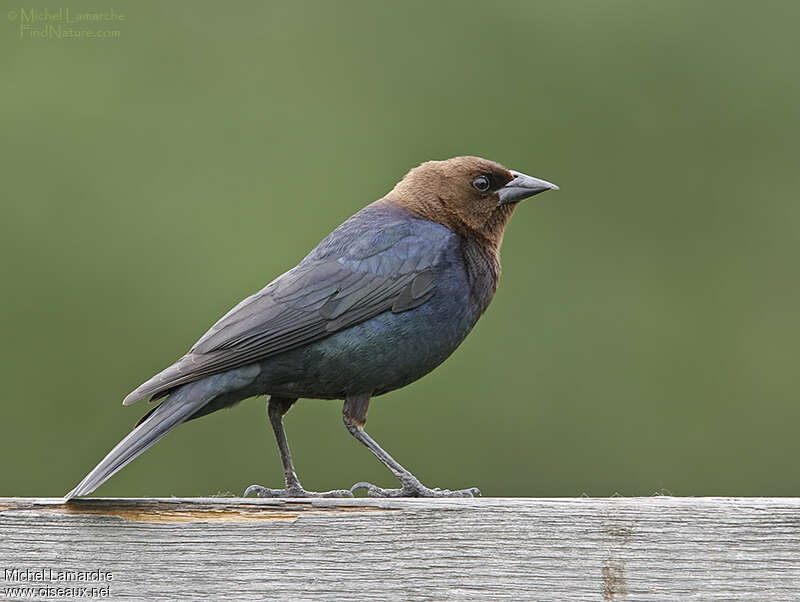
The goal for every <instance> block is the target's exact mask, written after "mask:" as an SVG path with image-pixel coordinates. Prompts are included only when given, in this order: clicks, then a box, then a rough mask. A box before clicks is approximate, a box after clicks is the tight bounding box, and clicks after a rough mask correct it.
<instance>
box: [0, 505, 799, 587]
mask: <svg viewBox="0 0 800 602" xmlns="http://www.w3.org/2000/svg"><path fill="white" fill-rule="evenodd" d="M15 570H16V571H17V572H16V573H14V572H13V571H15ZM0 571H3V573H2V574H0V577H3V580H2V582H0V589H1V588H6V592H5V597H6V598H8V599H16V598H21V597H22V595H20V594H19V592H17V593H16V594H13V592H12V593H9V591H8V589H9V588H11V587H15V586H27V587H42V586H43V587H50V588H57V587H84V586H90V587H99V588H105V589H103V590H98V595H100V594H101V593H103V592H107V593H108V595H107V596H105V597H107V598H109V599H114V600H141V599H147V600H188V599H200V598H210V599H230V600H269V599H320V598H321V599H342V598H347V599H369V600H384V599H414V600H425V599H431V600H444V599H465V600H469V599H474V600H500V599H513V600H519V599H526V600H623V599H628V600H797V599H800V498H780V499H769V498H672V497H652V498H610V499H591V498H579V499H505V498H495V499H489V498H479V499H474V500H473V499H454V500H442V499H436V500H408V499H403V500H374V499H363V498H362V499H354V500H260V499H241V498H204V499H177V498H174V499H169V498H167V499H87V500H77V502H76V503H70V504H69V505H66V506H65V505H63V504H61V503H60V500H57V499H24V498H0ZM9 571H11V572H9ZM36 571H39V572H40V573H43V574H37V573H36ZM47 571H51V572H50V573H48V572H47ZM59 571H86V572H88V571H101V572H103V574H102V575H100V574H99V573H96V574H94V575H83V576H84V577H92V578H94V577H95V576H97V577H104V578H103V579H100V580H95V581H92V582H88V583H87V582H86V581H64V580H60V579H58V578H59V577H63V575H60V574H59ZM79 575H80V574H79V573H76V574H74V575H70V576H72V577H77V576H79ZM109 575H110V580H109V579H108V577H109ZM12 594H13V595H12ZM103 595H105V594H104V593H103ZM41 597H44V596H41ZM73 597H74V596H73ZM53 598H54V597H52V596H51V597H50V599H53ZM0 599H3V596H2V592H0ZM61 599H69V597H68V596H66V597H62V598H61Z"/></svg>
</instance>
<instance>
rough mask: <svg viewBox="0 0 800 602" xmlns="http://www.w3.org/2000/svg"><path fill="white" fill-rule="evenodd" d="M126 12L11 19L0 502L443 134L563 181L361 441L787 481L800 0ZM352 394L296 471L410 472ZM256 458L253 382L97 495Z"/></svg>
mask: <svg viewBox="0 0 800 602" xmlns="http://www.w3.org/2000/svg"><path fill="white" fill-rule="evenodd" d="M59 6H60V5H59ZM108 6H111V5H108ZM63 7H65V8H70V10H71V11H73V12H74V13H76V12H82V11H99V10H104V9H105V8H107V7H106V6H101V5H99V4H86V3H80V4H75V5H73V4H64V5H63ZM113 7H114V8H115V9H116V10H117V11H118V12H121V13H123V14H125V20H124V21H123V22H118V23H113V24H112V25H111V26H110V27H109V29H116V30H118V31H120V35H119V37H118V38H111V39H69V40H68V39H61V40H58V39H32V38H31V37H23V39H20V35H19V25H20V23H19V15H17V17H16V20H15V19H14V14H12V13H14V11H18V8H17V5H12V4H10V3H7V4H6V8H7V9H8V11H9V13H8V16H7V19H6V16H5V15H0V16H2V18H3V19H4V20H5V22H0V26H2V34H3V35H2V42H0V43H1V44H2V54H1V55H0V61H1V62H2V78H1V79H0V85H2V94H1V95H0V104H1V106H2V117H1V119H2V138H1V139H0V140H1V141H0V145H1V146H0V149H2V151H1V152H2V155H3V156H2V174H3V177H2V189H3V196H2V199H3V200H2V220H1V221H0V236H1V238H0V252H2V257H3V260H2V263H1V264H0V270H2V274H1V275H2V291H3V292H2V295H1V296H0V325H1V327H2V334H3V345H2V347H0V349H1V350H0V353H2V358H1V359H2V361H0V365H1V366H2V390H3V418H2V424H1V425H0V452H2V457H3V462H2V469H0V470H1V471H2V472H1V473H0V483H2V489H0V495H6V496H9V495H14V496H34V495H35V496H55V495H61V494H63V493H64V492H66V491H67V490H69V489H70V488H71V487H72V486H73V485H74V484H75V483H76V482H77V481H78V480H79V479H80V478H82V477H83V476H84V474H85V473H86V472H88V471H89V469H91V468H92V467H93V466H94V465H95V463H96V462H97V461H98V460H99V459H100V458H101V457H102V456H103V455H104V454H105V453H106V452H107V451H108V450H109V449H110V448H111V447H112V446H113V445H114V444H115V443H116V442H117V441H118V440H119V439H120V438H122V437H123V436H124V435H125V434H126V433H127V432H128V431H129V429H130V428H131V426H132V425H133V423H134V422H135V421H136V420H137V419H138V418H139V416H141V414H142V413H143V412H144V411H145V410H146V407H145V406H146V404H145V403H140V404H139V405H136V406H133V407H131V408H123V407H122V406H121V405H120V401H121V399H122V397H123V396H124V395H125V394H126V393H127V392H128V391H129V390H131V389H132V388H133V387H135V386H136V385H138V384H139V383H140V382H141V381H143V380H145V379H146V378H148V377H149V376H151V375H152V374H153V373H155V372H156V371H158V370H159V369H161V368H163V367H165V366H166V365H167V364H169V363H171V362H172V361H173V360H174V359H176V358H177V357H179V356H180V355H181V354H182V353H183V352H184V351H185V350H186V349H187V348H188V347H189V346H190V345H191V344H192V343H193V342H194V341H195V340H196V339H197V338H198V337H199V336H200V335H201V334H202V333H203V332H204V331H205V329H206V328H207V327H208V326H210V325H211V324H212V323H213V322H214V321H215V320H216V319H217V318H218V317H219V316H220V315H221V314H222V313H224V312H225V311H227V310H228V309H229V308H230V307H231V306H232V305H233V304H235V303H236V302H238V301H239V300H240V299H241V298H242V297H244V296H246V295H248V294H250V293H251V292H253V291H255V290H257V289H259V288H261V286H263V285H264V284H266V283H267V282H268V281H269V280H271V279H272V278H273V277H274V276H276V275H277V274H279V273H281V272H283V271H284V270H286V269H288V268H289V267H291V266H293V265H294V264H295V263H296V262H297V261H298V260H299V259H300V258H301V257H302V256H304V255H305V253H306V252H307V251H308V250H309V249H310V248H311V247H312V246H313V245H315V244H316V243H317V242H318V241H319V240H320V239H321V238H322V237H323V236H324V235H325V234H327V233H328V232H329V231H330V230H331V229H332V228H333V227H335V226H336V225H337V224H339V223H340V222H341V221H342V220H343V219H344V218H346V217H347V216H349V215H350V214H352V213H353V212H355V211H357V210H358V209H359V208H360V207H362V206H363V205H365V204H366V203H368V202H370V201H371V200H374V199H376V198H379V197H380V196H382V195H383V194H384V193H385V192H386V191H387V190H388V189H390V188H391V187H392V185H393V184H394V183H395V181H397V180H398V179H399V178H400V177H401V176H402V175H403V174H404V173H405V172H406V171H407V170H408V169H409V168H410V167H412V166H414V165H415V164H417V163H419V162H421V161H424V160H427V159H434V158H446V157H449V156H453V155H460V154H477V155H481V156H484V157H488V158H491V159H494V160H497V161H500V162H502V163H504V164H505V165H507V166H509V167H511V168H514V169H518V170H521V171H525V172H527V173H530V174H532V175H536V176H539V177H542V178H546V179H548V180H552V181H554V182H556V183H558V184H559V185H560V186H561V191H560V192H557V193H548V194H545V195H542V196H538V197H536V198H534V199H531V200H529V201H527V202H525V203H524V205H523V206H521V207H520V209H519V210H518V211H517V213H516V215H515V217H514V219H513V220H512V223H511V225H510V227H509V230H508V231H507V233H506V239H505V244H504V247H503V267H504V273H503V278H502V279H501V282H500V288H499V292H498V294H497V296H496V298H495V301H494V302H493V304H492V306H491V307H490V308H489V311H488V312H487V314H486V315H485V316H484V317H483V318H482V319H481V321H480V322H479V323H478V325H477V327H476V328H475V330H474V331H473V333H472V334H471V335H470V336H469V337H468V338H467V340H466V342H465V343H464V344H463V345H462V346H461V348H460V349H459V350H458V351H457V352H456V353H455V354H454V355H453V357H451V358H450V359H449V360H448V361H447V362H446V363H445V364H444V365H443V366H441V367H440V368H439V369H437V370H436V371H435V372H434V373H432V374H431V375H429V376H427V377H426V378H424V379H422V380H421V381H419V382H417V383H415V384H413V385H411V386H409V387H407V388H405V389H402V390H400V391H397V392H395V393H392V394H390V395H386V396H384V397H381V398H378V399H377V400H376V401H374V402H373V404H372V408H371V411H370V421H369V423H368V430H369V431H370V433H371V434H372V435H373V436H374V437H375V438H376V439H377V440H378V441H380V442H381V443H382V444H383V445H384V446H385V447H386V448H387V449H388V450H390V451H391V452H392V453H393V454H394V455H395V456H396V457H397V458H398V459H399V460H400V461H401V462H402V463H404V464H405V465H406V466H408V467H409V468H410V469H412V470H413V471H414V472H416V474H417V475H418V476H419V477H420V478H421V479H422V480H423V481H424V482H425V483H426V484H428V485H430V486H442V487H466V486H472V485H477V486H480V487H481V488H482V489H483V492H484V495H490V496H497V495H509V496H510V495H527V496H578V495H582V494H586V495H591V496H604V495H611V494H614V493H620V494H623V495H650V494H652V493H654V492H662V493H672V494H675V495H798V494H800V486H798V470H797V458H798V454H799V453H800V441H799V440H798V437H797V430H798V428H797V425H798V422H800V404H798V403H797V391H798V389H800V376H798V373H799V372H798V368H797V359H798V339H799V338H800V319H799V318H798V306H800V285H799V284H798V274H797V272H798V269H797V264H798V256H799V255H800V235H799V234H798V233H799V232H800V203H798V194H797V191H798V189H800V170H798V154H799V152H800V142H799V141H800V112H798V106H800V77H799V76H798V53H799V51H800V41H799V38H798V36H797V23H798V20H800V4H798V3H796V2H761V3H752V2H739V3H736V2H727V1H724V2H723V1H714V2H682V1H680V2H679V1H671V2H666V1H663V2H647V1H638V0H637V1H615V2H611V1H609V2H602V3H601V2H594V1H586V2H577V1H575V2H563V3H552V2H495V3H485V2H464V1H457V2H456V1H450V2H402V3H400V2H396V3H375V2H366V1H365V2H324V1H319V2H295V3H291V6H289V3H282V5H278V4H269V5H264V3H261V2H238V3H235V4H231V5H228V6H225V7H223V6H222V5H220V4H219V3H212V2H192V3H189V2H184V3H177V2H171V3H158V2H136V3H133V2H127V3H115V4H113ZM26 8H27V9H30V8H36V9H43V8H45V6H44V5H38V4H32V3H31V4H30V5H27V6H26ZM47 8H48V9H51V10H55V9H57V8H58V6H55V5H49V6H47ZM84 27H86V26H84ZM88 27H89V28H91V27H96V26H94V25H92V24H89V26H88ZM101 28H102V27H101ZM340 411H341V406H340V403H339V402H330V401H304V402H301V403H299V404H298V405H297V406H295V409H293V410H292V412H291V413H290V414H289V415H288V416H287V429H288V432H289V438H290V441H291V444H292V446H293V452H294V455H295V461H296V465H297V468H298V471H299V473H300V477H301V479H302V481H303V484H304V485H305V486H306V487H308V488H311V489H328V488H338V487H343V486H349V485H350V484H352V483H353V482H355V481H359V480H373V481H375V482H378V483H380V484H383V485H385V486H394V483H393V480H392V478H391V476H390V475H389V473H388V472H387V471H386V470H385V469H384V468H383V467H382V466H381V465H380V464H379V463H378V462H377V461H376V460H375V459H374V458H373V457H372V455H371V454H370V453H369V452H368V451H367V450H366V449H363V448H362V447H361V446H360V445H359V444H358V443H357V442H356V441H355V440H354V439H353V438H352V437H350V436H349V435H348V434H347V432H346V431H345V429H344V428H343V426H342V424H341V420H340ZM251 483H261V484H263V485H269V486H279V485H281V483H282V474H281V470H280V464H279V461H278V455H277V452H276V449H275V444H274V442H273V439H272V434H271V432H270V430H269V427H268V424H267V421H266V419H265V415H264V401H263V399H257V400H248V401H246V402H244V403H242V404H241V405H240V406H238V407H237V408H236V409H234V410H232V411H223V412H218V413H216V414H213V415H212V416H210V417H207V418H203V419H201V420H199V421H196V422H192V423H190V424H187V425H184V426H182V427H180V428H179V429H177V430H176V431H174V432H173V433H171V434H170V435H169V436H168V437H167V438H166V439H164V440H163V441H162V442H161V443H159V444H158V445H157V446H155V447H154V448H153V449H151V450H150V451H148V452H147V453H145V454H144V455H143V456H142V457H140V458H139V459H138V460H136V461H135V462H134V463H133V464H131V465H130V466H129V467H127V468H126V469H124V470H123V471H122V472H121V473H119V474H118V475H117V476H115V477H114V478H112V480H111V481H110V482H108V483H107V484H106V485H105V486H103V487H102V488H101V489H99V490H98V492H97V494H98V495H107V496H169V495H208V494H213V493H215V492H225V491H232V492H235V493H237V494H238V493H240V492H241V491H242V490H243V489H244V487H245V486H247V485H249V484H251Z"/></svg>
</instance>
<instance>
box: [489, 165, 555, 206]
mask: <svg viewBox="0 0 800 602" xmlns="http://www.w3.org/2000/svg"><path fill="white" fill-rule="evenodd" d="M509 171H510V172H511V174H512V175H513V176H514V179H513V180H511V181H510V182H509V183H508V184H506V185H505V186H503V187H502V188H501V189H500V190H498V191H497V196H499V197H500V202H499V203H497V206H498V207H499V206H500V205H507V204H508V203H516V202H518V201H521V200H522V199H527V198H528V197H529V196H533V195H534V194H539V193H540V192H544V191H545V190H558V186H556V185H555V184H552V183H550V182H548V181H547V180H540V179H539V178H534V177H532V176H526V175H525V174H524V173H520V172H518V171H514V170H513V169H511V170H509Z"/></svg>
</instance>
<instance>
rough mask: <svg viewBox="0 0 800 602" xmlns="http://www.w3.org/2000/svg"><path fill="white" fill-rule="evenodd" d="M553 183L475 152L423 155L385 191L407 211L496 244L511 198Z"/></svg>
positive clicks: (515, 200)
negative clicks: (429, 157) (442, 156)
mask: <svg viewBox="0 0 800 602" xmlns="http://www.w3.org/2000/svg"><path fill="white" fill-rule="evenodd" d="M545 190H558V186H556V185H555V184H551V183H550V182H546V181H544V180H539V179H537V178H533V177H531V176H526V175H525V174H523V173H520V172H517V171H513V170H510V169H506V168H505V167H503V166H502V165H500V164H499V163H495V162H494V161H489V160H487V159H481V158H480V157H454V158H452V159H447V160H446V161H427V162H426V163H423V164H421V165H419V166H417V167H415V168H414V169H412V170H411V171H409V172H408V173H407V174H406V175H405V177H404V178H403V179H402V180H401V181H400V182H399V183H398V184H397V185H396V186H395V187H394V188H393V189H392V191H391V192H390V193H389V194H387V195H386V198H387V199H388V200H389V202H392V203H395V204H397V205H400V206H401V207H403V208H404V209H406V210H407V211H409V212H410V213H412V214H414V215H418V216H420V217H424V218H426V219H429V220H432V221H435V222H439V223H440V224H442V225H444V226H447V227H448V228H450V229H451V230H454V231H455V232H458V233H459V234H461V235H462V236H468V237H471V238H478V239H479V240H480V241H481V242H482V243H483V244H485V245H487V246H489V247H492V248H493V249H495V250H497V249H499V248H500V244H501V243H502V241H503V231H504V230H505V227H506V224H507V223H508V220H509V219H510V218H511V214H512V213H513V212H514V208H515V207H516V205H517V203H518V202H519V201H521V200H522V199H525V198H527V197H529V196H533V195H535V194H538V193H540V192H544V191H545Z"/></svg>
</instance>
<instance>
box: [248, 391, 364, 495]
mask: <svg viewBox="0 0 800 602" xmlns="http://www.w3.org/2000/svg"><path fill="white" fill-rule="evenodd" d="M295 401H297V399H285V398H282V397H270V398H269V401H268V402H267V416H268V417H269V422H270V424H271V425H272V430H273V431H274V432H275V441H277V443H278V451H279V452H280V454H281V464H283V478H284V480H285V482H286V488H285V489H269V488H268V487H262V486H261V485H250V487H248V488H247V489H245V492H244V496H245V497H247V496H248V495H249V494H251V493H255V494H256V495H257V496H258V497H352V496H353V494H352V493H351V492H350V491H348V490H346V489H335V490H333V491H323V492H316V491H306V490H305V489H303V486H302V485H301V484H300V480H299V479H298V478H297V473H296V472H295V471H294V463H293V462H292V453H291V452H290V451H289V441H288V439H287V438H286V430H285V429H284V428H283V415H284V414H286V412H288V411H289V408H291V407H292V405H293V404H294V402H295Z"/></svg>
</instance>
